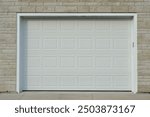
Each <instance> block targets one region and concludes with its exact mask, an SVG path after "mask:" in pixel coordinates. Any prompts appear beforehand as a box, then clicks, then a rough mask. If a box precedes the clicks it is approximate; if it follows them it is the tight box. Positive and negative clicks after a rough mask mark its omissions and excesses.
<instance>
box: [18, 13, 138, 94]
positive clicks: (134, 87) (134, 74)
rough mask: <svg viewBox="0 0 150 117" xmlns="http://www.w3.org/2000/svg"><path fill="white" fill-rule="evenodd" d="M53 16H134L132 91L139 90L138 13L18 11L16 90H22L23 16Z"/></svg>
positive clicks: (124, 17)
mask: <svg viewBox="0 0 150 117" xmlns="http://www.w3.org/2000/svg"><path fill="white" fill-rule="evenodd" d="M43 17H45V18H51V17H65V18H67V17H96V18H108V19H109V18H123V19H126V18H132V24H131V25H132V34H131V36H132V40H131V43H132V44H131V45H132V47H131V70H132V71H131V78H132V83H131V84H132V92H134V93H136V92H137V85H138V83H137V14H136V13H17V70H16V75H17V79H16V91H17V92H18V93H19V92H21V91H22V84H23V83H22V82H23V81H22V79H21V78H22V73H21V69H22V68H21V64H23V63H22V61H21V60H22V53H21V48H22V46H21V44H22V43H21V35H22V34H21V33H22V32H21V29H22V28H21V27H22V19H23V18H36V19H38V18H43Z"/></svg>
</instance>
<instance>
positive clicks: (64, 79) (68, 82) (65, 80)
mask: <svg viewBox="0 0 150 117" xmlns="http://www.w3.org/2000/svg"><path fill="white" fill-rule="evenodd" d="M59 82H60V85H61V86H63V87H67V86H77V76H60V78H59Z"/></svg>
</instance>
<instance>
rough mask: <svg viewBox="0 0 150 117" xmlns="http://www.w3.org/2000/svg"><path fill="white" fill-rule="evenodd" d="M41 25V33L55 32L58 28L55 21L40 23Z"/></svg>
mask: <svg viewBox="0 0 150 117" xmlns="http://www.w3.org/2000/svg"><path fill="white" fill-rule="evenodd" d="M42 24H43V29H44V30H43V31H44V32H49V31H51V30H56V31H57V28H58V26H57V25H58V22H57V21H54V20H51V21H49V20H47V21H42Z"/></svg>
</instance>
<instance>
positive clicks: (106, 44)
mask: <svg viewBox="0 0 150 117" xmlns="http://www.w3.org/2000/svg"><path fill="white" fill-rule="evenodd" d="M96 49H110V40H98V39H96Z"/></svg>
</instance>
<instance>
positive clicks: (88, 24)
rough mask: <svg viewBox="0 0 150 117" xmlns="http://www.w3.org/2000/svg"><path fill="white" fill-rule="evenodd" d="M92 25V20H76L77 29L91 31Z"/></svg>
mask: <svg viewBox="0 0 150 117" xmlns="http://www.w3.org/2000/svg"><path fill="white" fill-rule="evenodd" d="M93 27H94V22H92V21H88V20H87V21H85V20H81V21H80V22H78V29H79V30H86V31H89V32H90V31H91V30H92V29H93Z"/></svg>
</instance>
